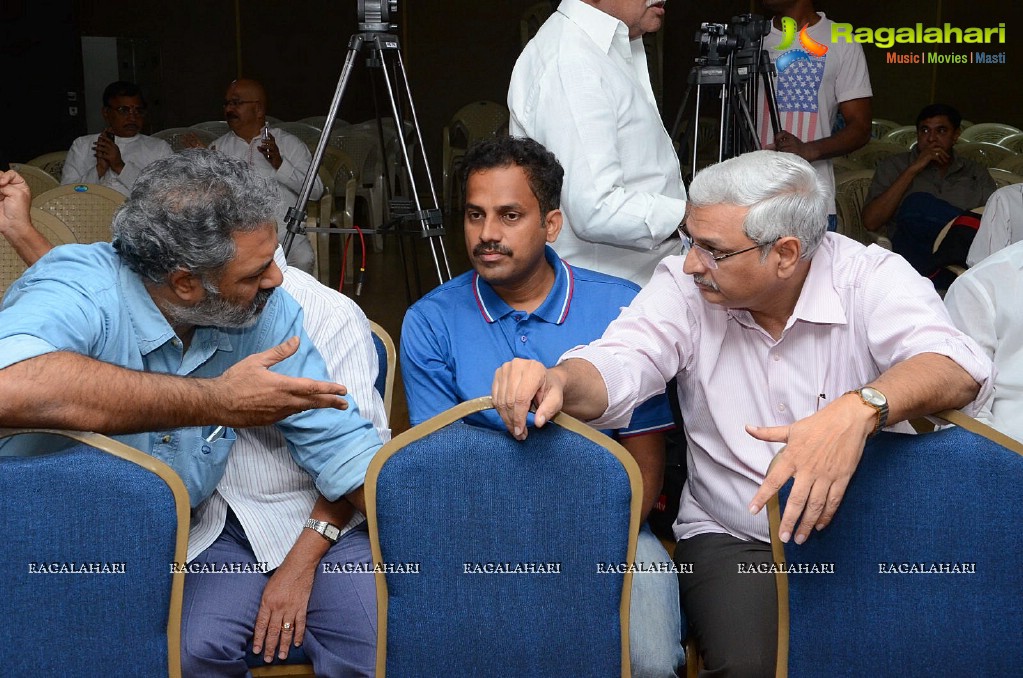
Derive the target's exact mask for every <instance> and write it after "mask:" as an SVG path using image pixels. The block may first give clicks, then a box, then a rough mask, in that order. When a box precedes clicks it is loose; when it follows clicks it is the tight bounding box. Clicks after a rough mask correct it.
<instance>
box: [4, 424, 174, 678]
mask: <svg viewBox="0 0 1023 678" xmlns="http://www.w3.org/2000/svg"><path fill="white" fill-rule="evenodd" d="M14 446H17V447H18V450H17V451H16V452H15V451H14V450H12V449H11V448H12V447H14ZM53 450H57V451H53ZM11 454H16V456H2V455H11ZM0 496H2V497H3V501H2V502H0V520H2V521H3V525H4V547H3V549H2V550H0V580H2V581H3V595H0V614H2V615H3V617H4V619H7V623H6V624H5V629H4V642H3V643H2V644H0V673H2V674H3V675H6V676H65V677H78V676H81V677H82V678H92V677H93V676H126V675H132V676H167V675H170V676H171V677H172V678H178V677H180V675H181V651H180V648H181V595H182V588H183V585H184V573H183V572H180V571H178V572H176V571H175V569H174V564H175V563H183V562H184V560H185V549H186V546H187V542H188V520H189V517H188V516H189V504H188V493H187V491H186V490H185V486H184V485H183V484H182V482H181V480H180V478H178V476H177V474H175V473H174V472H173V471H172V470H171V469H170V467H168V466H167V465H165V464H164V463H163V462H161V461H159V460H157V459H156V458H154V457H151V456H149V455H148V454H143V453H142V452H140V451H138V450H136V449H134V448H132V447H128V446H127V445H124V444H122V443H120V442H118V441H116V440H112V439H110V438H107V437H105V436H101V435H99V434H96V433H80V432H74V431H36V430H30V429H0Z"/></svg>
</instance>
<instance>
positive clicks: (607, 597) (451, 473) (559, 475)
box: [366, 397, 642, 678]
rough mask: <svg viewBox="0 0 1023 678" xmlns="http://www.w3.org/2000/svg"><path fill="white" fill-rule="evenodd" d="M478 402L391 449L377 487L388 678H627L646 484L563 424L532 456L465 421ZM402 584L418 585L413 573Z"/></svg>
mask: <svg viewBox="0 0 1023 678" xmlns="http://www.w3.org/2000/svg"><path fill="white" fill-rule="evenodd" d="M489 407H491V403H490V398H489V397H486V398H478V399H476V400H472V401H469V402H466V403H462V404H461V405H458V406H456V407H453V408H451V409H450V410H447V411H446V412H443V413H441V414H439V415H437V416H436V417H433V418H432V419H429V420H427V421H425V422H423V423H422V424H420V425H419V426H416V427H414V428H412V429H410V430H409V431H406V432H405V433H403V434H401V435H400V436H398V437H396V438H395V439H394V440H392V441H391V442H390V443H388V444H386V445H385V446H384V447H383V448H382V449H381V450H380V452H378V453H377V456H376V457H374V459H373V461H372V463H371V464H370V467H369V471H368V473H367V476H366V506H367V513H368V516H367V517H368V520H369V529H370V542H371V545H372V549H373V558H374V561H375V562H377V563H381V564H382V566H383V567H382V569H384V570H385V571H382V572H380V573H378V574H377V577H378V579H377V601H378V602H377V613H378V616H379V623H378V631H379V637H378V641H377V675H378V676H381V677H382V676H384V675H385V674H386V675H389V676H399V677H404V676H445V677H453V676H484V675H485V676H515V677H519V676H530V677H531V678H536V677H540V676H604V677H606V676H611V675H622V676H628V675H629V649H628V638H629V633H628V612H629V592H630V587H631V574H604V573H602V572H601V569H602V568H601V565H602V564H603V565H604V566H605V567H604V569H605V570H606V569H607V568H606V564H607V563H622V562H629V561H631V560H632V558H633V557H634V555H635V550H636V540H637V536H638V532H639V515H640V501H641V496H642V486H641V481H640V474H639V469H638V467H637V466H636V464H635V462H634V461H633V459H632V457H631V456H630V455H629V453H628V452H626V451H625V449H624V448H622V447H620V446H619V445H618V444H617V443H614V442H613V441H611V440H610V439H609V438H606V437H605V436H602V435H600V434H599V433H597V432H596V431H594V430H593V429H591V428H590V427H588V426H585V425H583V424H581V423H580V422H578V421H576V420H574V419H572V418H571V417H567V416H564V415H559V416H558V417H557V418H556V419H555V420H554V421H553V422H552V423H551V424H548V425H547V426H545V427H543V428H542V429H530V431H529V436H528V438H527V439H526V441H525V442H518V441H516V440H514V439H513V438H512V437H511V436H510V435H508V434H507V433H505V432H503V431H495V430H491V429H484V428H478V427H474V426H470V425H468V424H466V423H464V422H463V421H462V419H463V418H464V417H466V416H468V415H470V414H472V413H475V412H479V411H480V410H483V409H487V408H489ZM401 570H404V571H401Z"/></svg>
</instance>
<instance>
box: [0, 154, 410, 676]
mask: <svg viewBox="0 0 1023 678" xmlns="http://www.w3.org/2000/svg"><path fill="white" fill-rule="evenodd" d="M204 160H205V158H204V157H203V156H197V157H196V158H194V159H193V161H192V163H191V164H186V165H185V166H183V167H182V166H180V163H176V164H175V167H178V169H180V170H181V174H180V175H179V176H177V177H176V178H172V179H170V180H169V181H168V180H167V179H168V177H167V174H166V172H156V173H154V174H152V175H149V176H148V177H147V178H146V179H145V180H144V183H143V184H141V185H140V192H139V194H138V195H136V196H135V199H134V200H133V201H132V202H131V203H130V207H129V208H128V209H125V210H124V211H122V212H121V213H120V214H119V215H118V219H119V221H118V226H117V229H118V241H117V248H118V249H119V251H121V252H122V253H124V257H126V258H127V259H126V261H127V262H129V266H131V267H132V268H133V269H134V270H135V271H137V272H138V273H139V274H143V275H145V277H146V279H147V280H150V281H151V282H152V283H154V285H155V284H156V283H158V282H159V281H161V280H163V279H164V278H166V276H167V275H168V273H170V272H171V271H173V270H175V269H177V268H188V269H190V270H193V271H196V272H197V273H198V275H199V278H200V280H201V284H202V286H203V288H204V289H205V290H206V296H205V297H204V298H203V299H202V300H201V301H200V302H198V303H196V304H194V305H186V304H182V303H180V300H174V299H171V300H169V301H166V302H164V304H163V305H162V306H161V309H162V310H163V311H164V313H165V314H167V317H168V320H169V322H170V323H171V324H172V326H187V325H190V326H194V327H198V326H205V325H210V324H218V325H219V326H220V327H221V328H227V327H243V326H248V325H251V324H253V323H254V322H256V320H257V318H258V317H259V315H260V314H259V309H260V308H263V307H265V305H266V303H267V302H268V301H269V298H270V294H271V293H273V294H274V295H277V293H275V292H273V289H272V288H264V289H260V291H259V292H257V293H256V295H255V298H254V299H253V301H252V302H251V303H245V304H238V303H236V302H235V301H232V300H230V299H228V298H227V297H225V296H224V295H223V294H221V289H223V288H224V279H223V277H222V276H219V275H218V274H217V272H218V271H219V270H220V269H221V268H222V267H223V266H224V265H225V260H227V261H229V260H230V259H231V258H233V256H234V253H233V252H232V251H231V250H232V248H231V246H230V242H231V241H230V240H229V239H227V238H224V237H222V234H221V233H220V232H221V231H222V230H223V226H224V225H225V224H227V225H230V224H244V226H242V227H241V229H240V230H242V231H248V230H249V229H250V227H251V228H257V227H258V225H259V224H260V223H262V222H264V221H265V215H266V214H267V213H268V210H272V209H273V204H274V199H275V193H274V191H273V187H271V190H270V191H269V192H264V190H265V186H264V185H262V184H261V183H260V182H259V181H256V182H250V181H249V177H248V176H247V175H246V174H245V173H244V172H243V173H241V174H238V175H235V174H232V172H234V171H236V170H238V169H239V168H238V167H237V166H232V165H230V164H228V165H220V164H218V163H216V162H214V163H213V164H205V163H204V162H203V161H204ZM214 160H216V159H215V158H214ZM223 170H230V171H228V172H223V173H221V174H218V173H220V172H222V171H223ZM215 176H216V177H219V178H217V179H214V178H213V177H215ZM182 177H186V178H185V179H184V180H182ZM220 178H223V180H222V181H221V180H220ZM252 189H255V190H252ZM236 198H237V200H236ZM29 205H30V195H29V192H28V189H27V186H26V185H25V184H24V182H23V181H22V180H21V179H20V177H18V176H17V174H16V173H15V172H7V173H3V174H0V235H3V236H4V237H5V238H7V239H8V240H9V241H10V242H11V244H12V245H13V246H14V248H15V250H16V251H17V252H18V253H19V255H20V256H21V257H22V258H23V259H24V260H25V262H26V263H28V264H30V265H31V264H34V263H35V262H36V261H38V260H39V259H40V258H41V257H42V256H43V255H44V254H46V252H48V251H50V250H51V249H52V246H51V245H50V243H49V242H47V241H46V239H45V238H44V237H43V236H42V235H41V234H40V233H39V232H38V231H36V230H35V229H34V228H33V226H32V224H31V222H30V220H29ZM168 205H170V206H172V209H171V210H170V213H166V214H165V212H167V210H166V207H167V206H168ZM185 206H193V207H189V208H186V207H185ZM194 206H199V208H198V209H195V208H194ZM161 215H162V216H161ZM29 243H31V246H29V247H26V246H25V245H27V244H29ZM274 262H275V263H276V265H277V266H278V267H279V268H280V269H281V271H282V272H283V282H282V285H281V287H282V288H283V289H284V290H285V291H286V292H287V293H288V294H290V295H292V296H293V297H294V298H295V300H296V301H298V302H299V303H300V304H302V306H303V311H304V314H303V328H304V329H305V330H306V332H307V334H308V336H309V337H310V339H311V340H312V342H313V343H314V344H315V345H316V346H317V348H318V350H319V351H320V352H321V354H322V356H323V359H324V360H325V362H326V365H327V368H328V373H329V374H330V375H332V376H333V378H334V379H339V380H340V379H341V378H342V375H344V376H343V378H344V379H345V384H346V387H347V388H348V390H349V391H350V392H354V393H355V394H357V395H358V396H359V402H360V413H361V415H362V416H364V417H365V418H367V419H370V420H371V421H373V422H374V424H375V425H376V427H377V430H378V432H379V434H380V436H381V438H385V437H389V435H390V431H389V430H388V429H387V425H386V417H385V415H384V413H383V403H382V402H381V401H380V398H379V395H378V394H377V393H376V392H375V391H374V390H373V383H372V382H373V379H374V378H375V375H376V354H375V353H374V350H373V347H372V339H371V338H370V334H369V327H368V324H367V323H366V320H365V316H364V315H363V314H362V312H361V311H360V310H359V309H358V306H356V305H355V303H354V302H352V301H351V300H349V299H347V298H345V297H343V296H342V295H341V294H338V293H337V292H336V291H333V290H330V289H329V288H326V287H324V286H323V285H320V284H319V283H318V282H316V280H315V279H314V278H312V277H311V276H309V275H307V274H305V273H304V272H302V271H299V270H297V269H295V268H294V267H288V266H287V264H286V263H285V261H284V254H283V251H282V250H281V249H280V247H277V249H276V252H275V254H274ZM156 286H158V285H156ZM278 296H279V295H278ZM216 435H218V434H217V432H216V429H214V430H213V432H211V436H212V437H214V438H215V439H214V441H212V442H211V441H208V440H206V439H205V438H204V439H202V440H200V441H199V444H200V445H203V444H205V445H207V447H208V449H210V452H209V454H208V456H210V457H213V458H215V459H216V460H217V461H218V462H219V459H220V455H221V453H226V449H227V447H230V448H231V454H230V457H229V458H228V459H227V462H226V466H225V467H224V469H223V478H222V479H221V480H220V481H219V482H218V484H217V486H216V490H215V492H213V494H212V495H211V496H210V497H209V498H207V499H205V500H204V501H202V502H201V503H199V504H198V505H197V506H195V507H194V508H193V511H192V520H191V525H190V528H189V548H188V558H187V566H183V567H184V569H185V570H186V572H187V576H186V579H185V592H184V609H186V610H187V611H188V612H187V614H185V615H184V618H183V620H182V634H181V635H182V669H183V671H185V672H186V673H187V674H188V675H228V674H230V675H234V674H239V673H243V672H244V671H245V670H246V657H247V656H248V659H249V661H254V655H249V654H248V648H249V647H251V648H252V651H253V652H255V653H257V654H261V655H262V660H263V661H267V662H269V661H271V660H272V659H273V658H275V657H284V656H287V655H288V653H289V650H290V649H291V646H292V645H293V644H294V645H299V644H301V645H303V646H304V649H305V652H306V655H307V657H309V659H310V660H311V661H312V662H313V665H314V667H315V668H316V670H317V671H318V672H319V673H322V674H324V675H356V674H359V675H369V674H371V673H372V669H373V665H374V662H375V654H374V648H375V639H376V617H375V613H376V609H375V605H372V601H373V596H374V593H373V588H374V582H373V576H372V574H368V573H367V574H360V573H351V574H348V573H338V572H334V571H332V572H330V573H327V571H326V568H324V570H323V572H321V571H320V570H321V563H323V564H326V565H329V566H331V567H333V566H334V564H335V563H368V562H369V561H370V558H371V556H370V549H369V538H368V533H367V530H366V524H365V518H364V517H363V516H362V514H359V513H355V514H354V515H353V514H352V511H351V507H350V505H349V504H348V503H347V502H336V503H332V502H328V501H327V500H326V499H325V498H324V497H323V496H322V495H321V494H320V493H319V492H318V490H317V489H316V487H315V485H314V478H313V476H311V475H310V474H309V473H308V472H307V471H306V470H304V469H303V468H302V467H300V466H298V465H297V464H296V463H295V461H294V460H293V458H292V455H291V453H290V451H289V447H288V443H287V441H286V439H285V438H284V436H283V435H282V434H281V432H280V431H278V430H277V428H275V427H273V426H264V427H247V428H244V429H240V430H239V431H237V441H235V442H234V444H233V445H230V441H231V440H232V439H233V437H234V436H233V433H230V432H229V433H227V434H226V436H225V437H224V438H216ZM211 436H207V438H209V437H211ZM214 450H215V451H214ZM202 453H203V450H202V449H201V448H200V455H199V456H201V455H202ZM187 461H188V457H185V462H184V463H185V464H187ZM183 466H184V464H182V465H180V466H178V468H179V471H182V470H183V471H184V472H186V473H187V468H184V469H183V468H182V467H183ZM211 472H212V471H211ZM190 489H192V485H190ZM203 491H204V490H202V489H198V488H197V489H196V490H195V492H193V501H194V500H195V498H196V496H197V495H198V494H199V493H201V492H203ZM307 518H309V519H308V520H306V519H307ZM303 525H304V526H305V528H308V529H304V528H303ZM314 532H317V533H318V534H313V533H314ZM228 564H229V565H230V566H231V567H236V568H237V567H239V566H246V567H248V568H249V569H247V570H244V571H237V572H224V571H222V570H221V569H219V568H221V567H222V566H225V565H228ZM367 601H368V602H367ZM257 610H258V611H257Z"/></svg>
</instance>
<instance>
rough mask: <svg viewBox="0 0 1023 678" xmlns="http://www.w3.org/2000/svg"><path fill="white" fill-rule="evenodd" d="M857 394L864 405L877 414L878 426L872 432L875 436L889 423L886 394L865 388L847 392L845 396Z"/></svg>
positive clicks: (871, 388)
mask: <svg viewBox="0 0 1023 678" xmlns="http://www.w3.org/2000/svg"><path fill="white" fill-rule="evenodd" d="M850 393H855V394H856V395H858V396H859V397H860V400H862V401H863V404H864V405H869V406H870V407H873V408H874V410H875V411H876V412H877V424H876V425H875V426H874V430H873V431H871V433H870V435H874V434H875V433H877V432H878V431H880V430H881V429H883V428H884V427H885V425H886V424H887V423H888V399H887V398H885V397H884V393H881V392H880V391H878V390H877V389H876V388H874V387H872V386H864V387H863V388H860V389H855V390H852V391H847V392H846V394H845V395H849V394H850Z"/></svg>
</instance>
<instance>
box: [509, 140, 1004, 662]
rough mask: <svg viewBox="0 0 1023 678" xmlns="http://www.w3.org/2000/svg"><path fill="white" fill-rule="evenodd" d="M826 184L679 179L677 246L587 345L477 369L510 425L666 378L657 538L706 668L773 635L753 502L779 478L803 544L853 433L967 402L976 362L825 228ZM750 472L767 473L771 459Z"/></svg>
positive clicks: (758, 652) (826, 510)
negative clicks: (666, 524) (668, 534)
mask: <svg viewBox="0 0 1023 678" xmlns="http://www.w3.org/2000/svg"><path fill="white" fill-rule="evenodd" d="M829 199H830V189H829V188H828V187H827V186H826V185H825V184H824V183H823V182H821V181H820V180H819V179H818V178H817V175H816V173H815V172H814V169H813V167H812V166H811V165H810V164H809V163H808V162H807V161H805V160H803V159H802V158H800V157H798V156H796V155H793V154H791V153H781V152H777V151H756V152H753V153H747V154H744V155H741V156H738V157H736V158H733V159H731V160H727V161H725V162H722V163H718V164H716V165H712V166H711V167H708V168H707V169H705V170H703V171H701V172H699V173H698V174H697V175H696V177H695V178H694V180H693V182H692V185H691V186H690V190H689V208H688V212H687V216H686V219H685V221H684V226H683V229H682V236H683V238H684V239H686V240H688V241H689V242H690V245H691V246H690V247H689V249H688V251H687V253H686V254H685V255H683V256H672V257H668V258H666V259H665V260H664V261H662V262H661V264H660V265H659V266H658V268H657V270H656V271H655V273H654V276H653V278H652V279H651V281H650V283H649V284H648V285H647V286H646V287H644V288H643V290H642V291H640V293H639V295H638V296H637V297H636V299H635V300H634V301H633V302H632V304H631V305H630V306H629V307H628V308H626V309H625V310H624V311H623V312H622V315H621V316H619V318H618V319H617V320H615V321H614V322H613V323H611V325H609V326H608V328H607V330H606V331H605V332H604V335H603V337H601V338H600V339H598V340H597V341H595V342H593V343H591V344H589V345H588V346H582V347H578V348H575V349H572V350H571V351H568V352H567V353H565V354H564V355H563V356H562V357H561V359H560V361H559V363H558V365H557V366H556V367H553V368H551V369H547V368H545V367H544V366H543V365H541V364H539V363H536V362H531V361H525V360H516V361H512V362H510V363H506V364H505V365H503V366H502V367H501V368H499V369H498V371H497V373H496V374H495V377H494V387H493V396H494V402H495V405H496V406H497V408H498V411H499V412H500V414H501V417H502V419H503V420H504V423H505V425H506V426H507V427H508V429H509V430H510V431H512V433H513V435H515V436H516V437H517V438H520V439H521V438H524V437H525V436H526V435H527V431H526V427H525V421H526V412H527V411H528V408H529V406H530V404H531V403H535V404H536V405H537V408H536V414H535V422H536V425H537V426H542V425H543V424H545V423H546V421H547V420H548V419H549V418H550V417H552V416H553V415H554V414H555V413H556V412H558V411H560V410H564V411H565V412H568V413H569V414H572V415H574V416H576V417H578V418H580V419H583V420H586V421H588V422H589V423H590V424H591V425H593V426H596V427H599V428H605V427H614V426H621V425H622V424H623V423H625V422H628V420H629V417H630V416H631V412H632V410H633V409H634V408H635V406H636V405H637V404H638V403H641V402H643V401H644V400H645V399H647V398H649V397H650V396H652V395H654V394H657V393H660V392H662V391H663V390H664V388H665V385H666V382H668V381H669V380H671V379H672V378H676V380H677V384H678V400H679V404H680V406H681V409H682V420H683V421H684V422H685V431H686V438H687V440H688V468H689V477H688V480H687V482H686V485H685V487H684V489H683V492H682V501H681V505H680V508H679V513H678V517H677V518H676V520H675V524H674V533H675V537H676V539H678V544H677V546H676V549H675V560H676V561H677V562H678V563H680V564H682V565H683V567H679V568H678V570H679V571H680V574H679V591H680V595H681V602H682V605H683V609H684V612H685V616H686V619H687V620H688V621H689V624H690V627H691V628H692V629H693V630H694V633H695V635H696V637H697V639H698V640H699V644H700V647H701V651H702V655H703V661H704V666H705V669H706V670H707V672H708V674H709V675H742V676H745V675H750V676H753V675H756V676H759V675H770V674H772V673H773V671H774V662H775V654H776V645H777V597H776V593H775V588H774V578H773V576H770V575H767V576H765V575H763V574H760V573H759V571H758V569H757V567H758V566H759V565H760V564H763V565H765V566H768V565H769V563H770V562H771V561H772V558H771V552H770V544H769V535H768V523H767V517H766V515H765V512H763V511H762V509H763V507H764V505H765V504H766V503H767V500H768V498H770V497H771V496H773V495H774V494H775V492H777V490H778V488H779V487H781V486H782V485H783V484H784V483H786V482H787V481H788V480H789V479H790V478H792V477H795V482H794V485H793V489H792V492H791V495H790V497H789V501H788V504H787V506H786V509H785V513H784V515H783V517H782V521H781V526H780V530H779V535H778V536H779V538H780V539H781V540H782V541H788V540H789V539H790V538H793V537H794V539H795V541H796V543H798V544H801V543H803V542H804V541H805V540H806V538H807V537H808V536H809V535H810V533H811V532H812V531H814V530H821V529H824V528H825V527H826V526H827V525H828V524H829V523H830V522H831V520H832V518H833V517H834V515H835V512H836V510H837V509H838V506H839V504H840V503H841V501H842V496H843V494H844V491H845V488H846V486H847V484H848V482H849V479H850V478H851V477H852V474H853V472H854V471H855V470H856V466H857V464H858V463H859V459H860V456H861V455H862V453H863V448H864V444H865V442H866V440H867V438H868V437H869V436H871V435H873V434H874V433H876V432H877V431H879V430H881V429H882V428H886V427H891V428H892V429H893V430H902V431H906V432H911V431H912V427H910V426H908V424H907V423H906V421H907V420H908V419H912V418H914V417H919V416H923V415H926V414H930V413H933V412H936V411H939V410H942V409H946V408H969V409H968V412H970V413H972V411H974V410H975V409H976V405H975V402H984V401H985V400H986V398H987V396H988V394H989V393H990V392H991V388H992V387H991V374H992V366H991V361H990V360H989V359H988V358H987V357H986V356H985V355H984V354H983V351H982V350H981V349H980V347H979V346H977V344H976V343H975V342H974V341H973V340H972V339H970V338H969V337H967V336H966V335H964V334H963V333H962V332H960V331H959V330H958V329H956V328H955V327H954V326H953V325H952V323H951V321H950V319H949V316H948V313H947V312H946V311H945V309H944V306H943V305H942V302H941V299H940V298H939V297H938V295H937V293H936V292H935V291H934V288H933V286H932V285H931V283H930V282H929V281H928V280H926V279H924V278H922V277H921V276H920V275H919V274H917V273H916V272H915V271H914V270H913V269H912V268H911V267H910V266H909V264H907V263H906V261H905V260H904V259H903V258H902V257H900V256H898V255H896V254H893V253H891V252H888V251H886V250H883V249H881V248H879V247H877V246H871V247H864V246H863V245H861V244H859V243H856V242H854V241H853V240H850V239H848V238H846V237H844V236H840V235H837V234H835V233H826V232H825V228H826V224H827V214H828V203H829ZM772 462H773V466H771V469H770V471H769V470H768V466H769V465H770V464H772Z"/></svg>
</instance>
